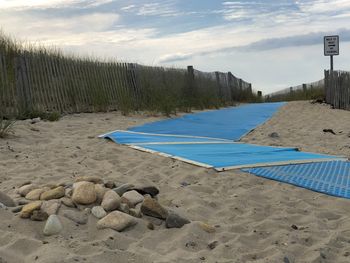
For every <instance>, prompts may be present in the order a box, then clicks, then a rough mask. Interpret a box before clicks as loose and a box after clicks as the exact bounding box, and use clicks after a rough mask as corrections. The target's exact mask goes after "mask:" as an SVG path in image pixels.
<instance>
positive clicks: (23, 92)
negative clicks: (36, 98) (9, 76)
mask: <svg viewBox="0 0 350 263" xmlns="http://www.w3.org/2000/svg"><path fill="white" fill-rule="evenodd" d="M14 66H15V79H16V94H17V96H16V97H17V102H18V106H19V108H18V111H19V112H18V113H19V115H22V114H26V113H28V112H30V111H31V107H30V106H31V94H30V90H29V80H28V76H27V67H26V64H25V61H24V57H23V56H21V55H20V56H17V57H16V58H15V65H14Z"/></svg>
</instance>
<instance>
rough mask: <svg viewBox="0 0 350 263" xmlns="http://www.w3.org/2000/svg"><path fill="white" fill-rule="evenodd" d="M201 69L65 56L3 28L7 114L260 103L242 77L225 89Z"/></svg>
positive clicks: (0, 50)
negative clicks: (192, 70)
mask: <svg viewBox="0 0 350 263" xmlns="http://www.w3.org/2000/svg"><path fill="white" fill-rule="evenodd" d="M199 73H201V74H199V75H198V74H197V75H196V76H195V77H194V75H193V74H192V75H191V74H189V72H188V71H187V70H185V69H176V68H163V67H151V66H144V65H138V64H132V63H122V62H117V61H107V60H105V61H101V60H99V59H96V58H92V57H78V56H74V55H63V53H62V52H60V51H59V50H58V49H56V48H47V47H44V46H33V45H30V44H23V43H19V42H18V41H16V40H14V39H11V38H9V37H7V36H6V35H4V34H3V33H1V32H0V103H1V108H2V113H3V114H4V115H6V116H16V118H21V119H23V118H30V117H41V118H42V119H52V120H55V119H58V118H59V116H60V115H61V114H65V113H73V112H97V111H111V110H120V111H121V112H122V113H123V114H128V113H130V112H133V111H140V110H142V111H149V112H157V113H158V112H160V113H163V114H165V115H170V114H175V113H176V112H177V111H179V110H180V111H190V110H191V109H207V108H219V107H223V106H229V105H234V104H235V102H238V101H243V102H250V101H254V102H256V101H259V98H258V97H257V96H256V95H255V94H254V93H253V92H252V90H251V87H250V88H248V83H246V82H244V81H242V80H239V79H237V78H235V77H234V78H235V82H234V83H235V84H232V85H231V86H230V85H227V84H225V85H226V86H225V87H223V86H222V83H227V81H226V82H225V81H223V82H220V81H218V79H215V77H213V75H210V74H212V73H203V72H199ZM220 74H222V75H225V74H226V75H225V76H227V73H220ZM232 76H233V75H232ZM238 80H239V81H240V82H239V81H238ZM237 83H238V84H237ZM223 89H225V91H226V93H225V92H222V90H223ZM49 113H50V114H51V115H50V114H49Z"/></svg>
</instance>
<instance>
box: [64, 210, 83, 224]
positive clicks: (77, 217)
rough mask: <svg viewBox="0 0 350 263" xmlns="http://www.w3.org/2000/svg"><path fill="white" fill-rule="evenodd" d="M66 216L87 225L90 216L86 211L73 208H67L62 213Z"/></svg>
mask: <svg viewBox="0 0 350 263" xmlns="http://www.w3.org/2000/svg"><path fill="white" fill-rule="evenodd" d="M62 215H63V216H64V217H66V218H68V219H70V220H72V221H73V222H75V223H77V224H79V225H85V224H86V223H87V221H88V216H87V214H86V213H84V212H76V211H72V210H66V211H64V212H63V214H62Z"/></svg>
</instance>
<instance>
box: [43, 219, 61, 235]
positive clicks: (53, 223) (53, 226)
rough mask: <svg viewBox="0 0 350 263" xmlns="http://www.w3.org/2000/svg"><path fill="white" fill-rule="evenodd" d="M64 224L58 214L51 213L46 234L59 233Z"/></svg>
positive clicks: (45, 230)
mask: <svg viewBox="0 0 350 263" xmlns="http://www.w3.org/2000/svg"><path fill="white" fill-rule="evenodd" d="M62 229H63V226H62V224H61V222H60V220H59V219H58V217H57V216H56V215H50V216H49V218H48V219H47V221H46V224H45V227H44V231H43V232H44V235H46V236H51V235H57V234H59V233H60V232H61V231H62Z"/></svg>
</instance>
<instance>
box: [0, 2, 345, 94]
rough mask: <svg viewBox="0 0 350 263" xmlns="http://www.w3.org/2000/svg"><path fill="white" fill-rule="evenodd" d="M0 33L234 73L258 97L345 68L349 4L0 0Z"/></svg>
mask: <svg viewBox="0 0 350 263" xmlns="http://www.w3.org/2000/svg"><path fill="white" fill-rule="evenodd" d="M0 28H1V29H2V31H3V32H5V33H6V34H8V35H10V36H12V37H15V38H16V39H18V40H20V41H25V42H32V43H35V44H40V45H47V46H55V47H58V48H60V49H62V50H63V51H64V52H66V53H75V54H79V55H82V56H86V55H88V56H94V57H98V58H101V59H117V60H121V61H127V62H136V63H140V64H147V65H154V66H169V67H181V68H184V67H186V66H188V65H193V66H194V68H196V69H198V70H201V71H208V72H210V71H222V72H228V71H230V72H232V73H233V74H234V75H235V76H238V77H240V78H243V79H244V80H246V81H248V82H251V83H252V85H253V89H255V90H262V91H263V93H264V94H268V93H270V92H274V91H278V90H280V89H284V88H287V87H290V86H296V85H299V84H301V83H308V82H312V81H316V80H319V79H322V78H323V72H324V69H327V68H329V57H325V56H324V55H323V36H325V35H339V36H340V55H339V56H337V57H335V58H334V67H335V69H341V70H350V63H349V61H350V0H237V1H235V0H234V1H222V0H162V1H160V0H0Z"/></svg>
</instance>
